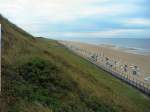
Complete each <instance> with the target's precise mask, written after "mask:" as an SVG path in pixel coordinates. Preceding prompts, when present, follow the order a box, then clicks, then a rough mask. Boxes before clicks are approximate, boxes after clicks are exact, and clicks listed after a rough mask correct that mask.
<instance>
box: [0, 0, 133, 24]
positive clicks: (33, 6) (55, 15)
mask: <svg viewBox="0 0 150 112" xmlns="http://www.w3.org/2000/svg"><path fill="white" fill-rule="evenodd" d="M110 1H112V0H43V1H41V0H11V1H10V0H9V1H8V0H6V1H5V0H1V1H0V11H1V12H2V14H4V15H6V17H7V16H8V17H10V19H12V20H13V21H14V20H15V22H17V23H18V24H22V23H28V22H34V21H39V20H40V21H41V22H43V21H47V22H59V21H60V22H62V21H65V22H66V21H71V20H76V19H80V18H83V17H86V16H93V15H100V16H105V15H106V16H107V15H108V16H109V15H118V14H125V13H130V12H132V11H133V10H132V9H136V6H134V5H133V4H132V5H129V4H112V5H105V4H104V5H101V6H99V5H97V6H96V5H95V4H102V3H108V4H109V2H110ZM125 7H128V8H127V9H125ZM131 10H132V11H131ZM41 18H42V20H41Z"/></svg>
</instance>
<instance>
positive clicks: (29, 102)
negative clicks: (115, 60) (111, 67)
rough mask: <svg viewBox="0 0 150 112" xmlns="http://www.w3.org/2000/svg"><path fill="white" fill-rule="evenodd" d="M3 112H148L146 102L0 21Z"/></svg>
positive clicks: (97, 71) (109, 78) (106, 76)
mask: <svg viewBox="0 0 150 112" xmlns="http://www.w3.org/2000/svg"><path fill="white" fill-rule="evenodd" d="M0 23H1V24H2V97H1V101H2V102H1V103H2V104H1V108H2V110H3V112H7V111H9V112H149V111H150V99H149V98H148V97H146V96H144V95H143V94H142V93H140V92H139V91H137V90H135V89H133V88H131V87H130V86H128V85H126V84H124V83H122V82H121V81H119V80H117V79H115V78H113V77H112V76H111V75H109V74H108V73H106V72H104V71H103V70H101V69H99V68H97V67H96V66H94V65H92V64H91V63H89V62H88V61H86V60H84V59H82V58H81V57H79V56H76V55H74V54H73V53H71V52H70V51H69V50H67V49H66V48H65V47H63V46H62V45H60V44H59V43H58V42H57V41H55V40H50V39H45V38H34V37H33V36H31V35H29V34H28V33H26V32H25V31H23V30H21V29H20V28H18V27H17V26H15V25H13V24H11V23H10V22H9V21H7V20H6V19H4V18H3V17H2V16H0Z"/></svg>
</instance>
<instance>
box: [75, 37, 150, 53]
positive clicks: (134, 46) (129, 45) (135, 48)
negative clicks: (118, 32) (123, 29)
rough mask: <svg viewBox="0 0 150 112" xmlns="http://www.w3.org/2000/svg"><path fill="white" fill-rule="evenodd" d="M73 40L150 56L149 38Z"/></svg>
mask: <svg viewBox="0 0 150 112" xmlns="http://www.w3.org/2000/svg"><path fill="white" fill-rule="evenodd" d="M73 40H75V41H80V42H85V43H90V44H96V45H101V44H104V45H111V46H114V47H115V48H121V49H124V50H125V51H127V52H132V53H138V54H141V55H150V38H143V39H142V38H90V39H89V38H88V39H87V38H76V39H73Z"/></svg>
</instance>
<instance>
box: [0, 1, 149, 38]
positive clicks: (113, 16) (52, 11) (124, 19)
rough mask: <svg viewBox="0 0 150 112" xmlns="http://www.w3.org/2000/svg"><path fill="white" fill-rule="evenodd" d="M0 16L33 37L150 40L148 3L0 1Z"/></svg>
mask: <svg viewBox="0 0 150 112" xmlns="http://www.w3.org/2000/svg"><path fill="white" fill-rule="evenodd" d="M0 13H1V14H2V15H3V16H5V17H6V18H8V19H9V20H10V21H12V22H13V23H15V24H17V25H18V26H20V27H21V28H23V29H25V30H26V31H28V32H29V33H31V34H33V35H35V36H42V37H49V38H56V39H62V38H73V37H83V38H93V37H98V38H104V37H105V38H113V37H115V38H117V37H118V38H150V0H0Z"/></svg>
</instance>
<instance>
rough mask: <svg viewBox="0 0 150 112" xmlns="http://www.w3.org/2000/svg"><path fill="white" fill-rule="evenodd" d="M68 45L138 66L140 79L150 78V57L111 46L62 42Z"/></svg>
mask: <svg viewBox="0 0 150 112" xmlns="http://www.w3.org/2000/svg"><path fill="white" fill-rule="evenodd" d="M61 43H65V44H67V45H74V46H76V47H79V48H81V49H85V50H88V51H90V52H92V53H103V54H104V56H106V57H109V58H110V59H113V60H116V61H119V62H121V63H123V64H127V65H129V66H131V65H136V66H138V67H139V68H140V74H139V75H138V77H137V78H138V79H140V80H144V78H146V77H149V76H150V55H143V54H134V53H129V52H126V49H122V48H116V47H114V46H111V45H108V46H107V45H92V44H87V43H80V42H70V41H61Z"/></svg>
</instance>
